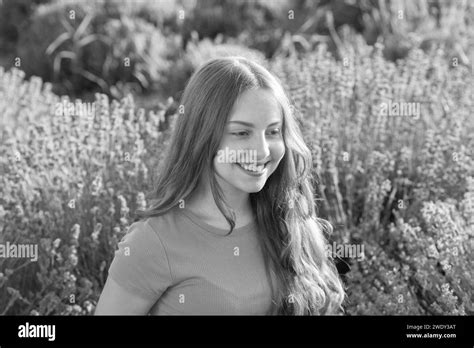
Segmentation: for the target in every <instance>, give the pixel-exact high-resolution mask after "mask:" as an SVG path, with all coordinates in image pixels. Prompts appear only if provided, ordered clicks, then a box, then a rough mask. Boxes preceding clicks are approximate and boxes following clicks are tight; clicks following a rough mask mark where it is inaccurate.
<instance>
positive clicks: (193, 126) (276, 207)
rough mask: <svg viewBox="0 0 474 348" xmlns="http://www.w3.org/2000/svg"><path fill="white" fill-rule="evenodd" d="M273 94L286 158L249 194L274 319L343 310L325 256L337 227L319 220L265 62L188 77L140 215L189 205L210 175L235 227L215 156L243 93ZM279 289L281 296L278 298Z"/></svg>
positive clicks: (295, 129)
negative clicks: (329, 237)
mask: <svg viewBox="0 0 474 348" xmlns="http://www.w3.org/2000/svg"><path fill="white" fill-rule="evenodd" d="M254 89H266V90H269V91H271V92H273V95H274V96H275V98H276V100H277V101H278V102H279V105H280V107H281V111H282V114H283V126H282V132H283V139H284V143H285V150H286V151H285V155H284V157H283V158H282V160H281V161H280V163H279V165H278V167H277V169H276V170H275V172H274V173H273V174H272V175H271V176H270V177H269V178H268V180H267V182H266V183H265V186H264V187H263V189H262V190H261V191H259V192H256V193H250V202H251V206H252V210H253V213H254V215H255V219H256V223H257V226H258V238H259V240H260V243H261V247H262V251H263V254H264V258H265V266H266V267H267V271H268V272H270V270H272V271H273V272H274V274H275V275H276V279H275V280H276V284H275V283H274V282H273V279H272V282H273V290H272V291H273V299H274V300H273V303H274V306H273V311H272V313H271V314H276V315H323V314H341V313H343V311H344V310H343V308H342V303H343V301H344V298H345V292H344V288H343V284H342V281H341V279H340V277H339V274H338V272H337V269H336V267H335V265H334V260H333V259H332V258H331V255H328V254H327V253H326V245H327V239H326V237H327V235H329V234H331V233H332V226H331V225H330V224H329V222H327V221H326V220H323V219H320V218H318V217H317V216H316V212H315V206H314V205H315V203H314V192H313V185H312V177H311V174H310V173H311V166H312V158H311V152H310V150H309V149H308V147H307V146H306V144H305V143H304V141H303V137H302V134H301V131H300V129H299V126H298V123H297V121H296V118H295V117H294V115H293V112H292V109H291V107H290V102H289V98H288V96H287V94H286V92H285V91H284V89H283V87H282V84H281V82H280V81H279V80H278V78H277V77H276V76H274V75H272V74H271V73H270V72H269V71H268V70H267V69H266V68H264V67H263V66H262V65H260V64H258V63H256V62H253V61H251V60H249V59H247V58H244V57H240V56H228V57H222V58H215V59H211V60H209V61H208V62H206V63H205V64H203V65H202V66H201V67H200V68H199V69H198V70H197V71H196V72H195V73H194V74H193V76H191V78H190V80H189V82H188V84H187V86H186V88H185V90H184V92H183V95H182V97H181V105H180V108H181V111H184V112H182V113H181V114H180V115H179V116H178V117H177V120H176V123H175V126H174V129H173V133H172V136H171V139H170V143H169V145H168V149H167V152H166V154H165V157H164V159H163V161H162V163H161V164H160V169H159V170H158V173H159V176H158V180H157V182H156V183H155V185H154V189H153V191H152V192H151V194H149V198H150V199H151V200H152V202H151V204H150V205H149V208H147V209H144V210H137V211H136V214H137V216H138V217H139V218H146V217H151V216H158V215H161V214H165V213H166V212H167V211H169V210H170V209H172V208H173V207H176V206H177V205H178V204H179V203H180V202H181V200H186V197H188V196H189V195H190V194H192V193H193V192H194V190H195V189H196V188H197V186H198V184H199V182H200V179H201V177H202V176H203V175H207V176H208V179H209V183H210V188H211V191H212V195H213V197H214V200H215V202H216V205H217V206H218V208H219V210H220V211H221V212H222V214H223V215H224V216H225V218H226V220H227V221H228V222H229V225H230V232H229V234H230V233H232V231H233V230H234V227H235V215H234V214H233V213H232V212H231V210H230V207H229V206H228V205H227V204H226V202H225V201H224V197H223V193H222V190H221V188H220V186H219V184H218V182H217V181H216V172H215V169H214V167H213V158H214V156H216V155H217V151H218V150H219V145H220V142H221V139H222V136H223V134H224V129H225V126H226V123H227V121H228V119H229V116H230V112H231V109H232V107H233V105H234V103H235V101H236V100H237V98H238V97H239V95H240V94H241V93H243V92H244V91H247V90H254ZM274 291H276V292H277V294H276V296H275V293H274Z"/></svg>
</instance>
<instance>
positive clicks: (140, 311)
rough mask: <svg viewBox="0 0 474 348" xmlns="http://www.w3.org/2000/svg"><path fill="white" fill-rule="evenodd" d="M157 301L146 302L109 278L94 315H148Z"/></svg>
mask: <svg viewBox="0 0 474 348" xmlns="http://www.w3.org/2000/svg"><path fill="white" fill-rule="evenodd" d="M155 302H156V300H146V299H144V298H143V297H141V296H137V295H136V294H133V293H131V292H129V291H128V290H126V289H124V288H123V287H121V286H120V285H119V284H118V283H117V282H116V281H114V280H113V279H112V278H111V277H108V278H107V281H106V282H105V286H104V289H103V290H102V294H101V295H100V298H99V302H98V303H97V307H96V310H95V313H94V315H147V314H148V312H149V311H150V309H151V307H152V306H153V305H154V304H155Z"/></svg>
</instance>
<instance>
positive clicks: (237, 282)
mask: <svg viewBox="0 0 474 348" xmlns="http://www.w3.org/2000/svg"><path fill="white" fill-rule="evenodd" d="M227 233H228V230H224V229H220V228H216V227H214V226H211V225H209V224H207V223H205V222H204V221H202V220H201V219H200V218H199V217H198V216H197V215H195V214H194V213H192V212H191V211H190V210H188V209H186V208H183V209H181V208H179V207H175V208H173V209H171V210H170V211H168V212H167V213H166V214H163V215H161V216H157V217H150V218H147V219H144V220H140V221H137V222H135V223H133V224H131V226H130V228H129V231H128V233H127V234H126V235H125V236H124V237H123V238H122V240H121V241H120V243H119V244H118V250H116V252H115V256H114V259H113V261H112V264H111V265H110V268H109V276H110V277H111V278H112V279H114V280H115V281H116V282H117V283H118V284H119V285H121V286H122V287H123V288H124V289H126V290H128V291H130V292H132V293H134V294H136V295H137V296H141V297H143V298H145V299H148V300H151V301H153V302H154V303H155V304H154V305H153V307H152V308H151V310H150V312H149V314H150V315H271V314H274V311H275V306H274V301H273V299H272V287H273V291H274V293H273V295H274V296H276V286H275V284H276V278H275V274H274V272H273V270H272V268H269V273H268V272H267V269H266V267H265V264H264V258H263V254H262V250H261V247H260V243H259V240H258V237H257V224H256V223H255V222H252V223H250V224H248V225H246V226H243V227H240V228H237V229H234V231H233V232H232V234H231V235H229V236H225V235H226V234H227Z"/></svg>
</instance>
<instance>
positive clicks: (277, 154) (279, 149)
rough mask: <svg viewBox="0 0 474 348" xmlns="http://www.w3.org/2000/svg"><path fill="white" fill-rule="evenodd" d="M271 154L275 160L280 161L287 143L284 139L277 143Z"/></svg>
mask: <svg viewBox="0 0 474 348" xmlns="http://www.w3.org/2000/svg"><path fill="white" fill-rule="evenodd" d="M270 151H271V156H272V158H274V159H275V161H277V162H279V161H281V159H282V158H283V156H284V155H285V143H284V142H283V140H282V141H280V142H277V143H275V144H274V145H273V146H272V147H271V149H270Z"/></svg>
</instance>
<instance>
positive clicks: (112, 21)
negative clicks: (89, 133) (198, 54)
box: [17, 2, 181, 98]
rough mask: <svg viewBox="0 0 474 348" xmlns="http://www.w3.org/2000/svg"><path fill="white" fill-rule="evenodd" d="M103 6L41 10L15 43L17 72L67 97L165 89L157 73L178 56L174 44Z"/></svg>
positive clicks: (145, 24)
mask: <svg viewBox="0 0 474 348" xmlns="http://www.w3.org/2000/svg"><path fill="white" fill-rule="evenodd" d="M107 4H108V3H104V5H102V6H101V5H100V3H99V4H95V5H94V6H91V4H90V3H77V2H76V3H68V2H64V3H62V2H58V3H53V4H49V5H47V6H43V7H41V8H40V9H39V10H38V11H37V14H36V15H35V16H34V17H33V19H32V24H31V26H30V30H27V31H25V33H24V34H22V36H21V37H20V42H19V44H18V48H17V55H18V57H20V58H21V68H22V70H24V71H25V72H26V73H27V74H28V75H37V76H40V77H42V78H44V79H46V80H48V81H51V82H53V84H54V92H56V93H58V94H68V95H72V96H74V95H80V94H81V93H83V92H85V91H100V92H103V93H107V94H108V95H111V96H115V97H117V98H120V97H123V96H124V95H125V94H127V93H128V92H131V91H135V92H137V93H143V91H145V90H153V89H154V88H158V87H160V86H162V85H165V84H166V80H164V75H163V73H164V72H165V71H168V69H169V67H170V65H171V64H172V63H171V62H172V61H173V60H174V57H175V56H176V55H177V54H178V52H179V48H180V46H181V41H180V38H179V37H177V36H170V37H165V36H164V35H162V34H161V32H160V31H159V30H157V29H156V28H155V27H154V26H153V25H152V24H150V23H148V22H146V21H144V20H142V19H140V18H134V19H133V20H132V18H129V17H127V16H126V15H124V14H123V13H121V12H114V11H113V10H112V9H111V7H110V6H109V5H107ZM39 33H41V37H38V35H39Z"/></svg>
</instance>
